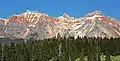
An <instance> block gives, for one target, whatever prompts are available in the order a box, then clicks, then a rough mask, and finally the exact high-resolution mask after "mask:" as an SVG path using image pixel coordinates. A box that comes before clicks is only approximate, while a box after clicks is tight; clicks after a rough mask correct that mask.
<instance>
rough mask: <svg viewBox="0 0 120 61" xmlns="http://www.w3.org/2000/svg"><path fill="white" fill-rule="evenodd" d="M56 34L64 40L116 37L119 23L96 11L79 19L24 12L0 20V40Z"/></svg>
mask: <svg viewBox="0 0 120 61" xmlns="http://www.w3.org/2000/svg"><path fill="white" fill-rule="evenodd" d="M58 33H59V34H60V36H66V37H68V36H74V37H77V36H80V37H83V36H88V37H120V22H119V21H118V20H116V19H114V18H111V17H108V16H105V15H104V14H103V13H101V12H100V11H94V12H92V13H88V14H86V15H85V16H84V17H81V18H74V17H71V16H69V15H68V14H66V13H65V14H64V15H63V16H60V17H51V16H48V15H47V14H44V13H41V12H36V11H27V12H25V13H22V14H19V15H13V16H11V17H9V18H8V19H0V36H1V37H7V38H11V39H17V38H22V39H25V38H28V37H29V36H30V35H32V36H34V38H35V39H44V38H52V37H55V36H56V35H57V34H58Z"/></svg>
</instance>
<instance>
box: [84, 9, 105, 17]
mask: <svg viewBox="0 0 120 61" xmlns="http://www.w3.org/2000/svg"><path fill="white" fill-rule="evenodd" d="M94 15H99V16H103V15H104V14H103V13H102V12H101V11H99V10H95V11H93V12H91V13H88V14H86V15H85V17H91V16H94Z"/></svg>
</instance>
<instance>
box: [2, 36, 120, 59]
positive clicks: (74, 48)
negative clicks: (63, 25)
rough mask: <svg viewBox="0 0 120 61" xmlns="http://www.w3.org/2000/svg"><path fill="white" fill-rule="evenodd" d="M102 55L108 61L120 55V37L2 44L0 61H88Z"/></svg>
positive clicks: (55, 39) (71, 38)
mask: <svg viewBox="0 0 120 61" xmlns="http://www.w3.org/2000/svg"><path fill="white" fill-rule="evenodd" d="M16 41H17V40H16ZM101 55H105V56H106V57H105V59H106V61H111V58H110V57H111V56H117V55H120V38H110V39H108V38H101V37H99V38H95V37H84V38H80V37H78V38H77V39H74V37H69V38H65V37H64V38H61V37H58V38H51V39H44V40H37V41H36V40H28V42H23V43H19V44H14V43H10V44H0V61H75V60H76V59H78V58H79V60H80V61H85V57H87V61H101V58H100V56H101Z"/></svg>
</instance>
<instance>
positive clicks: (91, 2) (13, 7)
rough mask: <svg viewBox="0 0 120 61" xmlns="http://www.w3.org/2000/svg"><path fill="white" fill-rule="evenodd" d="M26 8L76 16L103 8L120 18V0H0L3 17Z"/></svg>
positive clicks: (103, 10) (0, 12)
mask: <svg viewBox="0 0 120 61" xmlns="http://www.w3.org/2000/svg"><path fill="white" fill-rule="evenodd" d="M25 10H39V11H41V12H44V13H46V14H48V15H50V16H60V15H63V13H65V12H66V13H68V14H69V15H71V16H74V17H81V16H84V15H85V14H86V13H89V12H92V11H93V10H101V11H102V12H103V13H104V14H105V15H109V16H112V17H115V18H117V19H119V20H120V0H0V17H2V18H7V17H9V16H11V15H13V14H18V13H23V12H24V11H25Z"/></svg>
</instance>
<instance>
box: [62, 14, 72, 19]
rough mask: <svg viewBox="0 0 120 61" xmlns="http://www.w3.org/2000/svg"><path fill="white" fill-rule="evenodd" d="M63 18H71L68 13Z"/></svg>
mask: <svg viewBox="0 0 120 61" xmlns="http://www.w3.org/2000/svg"><path fill="white" fill-rule="evenodd" d="M63 17H65V18H70V17H71V16H70V15H68V14H67V13H64V14H63Z"/></svg>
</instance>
